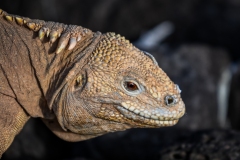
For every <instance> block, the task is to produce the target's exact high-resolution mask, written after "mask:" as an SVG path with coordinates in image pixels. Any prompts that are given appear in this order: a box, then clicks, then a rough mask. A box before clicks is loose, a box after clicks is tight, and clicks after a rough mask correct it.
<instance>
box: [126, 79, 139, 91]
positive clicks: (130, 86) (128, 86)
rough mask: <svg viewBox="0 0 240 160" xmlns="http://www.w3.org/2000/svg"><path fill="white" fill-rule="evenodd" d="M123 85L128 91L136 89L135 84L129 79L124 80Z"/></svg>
mask: <svg viewBox="0 0 240 160" xmlns="http://www.w3.org/2000/svg"><path fill="white" fill-rule="evenodd" d="M124 87H125V89H126V90H128V91H136V90H138V86H137V84H135V83H134V82H131V81H126V82H124Z"/></svg>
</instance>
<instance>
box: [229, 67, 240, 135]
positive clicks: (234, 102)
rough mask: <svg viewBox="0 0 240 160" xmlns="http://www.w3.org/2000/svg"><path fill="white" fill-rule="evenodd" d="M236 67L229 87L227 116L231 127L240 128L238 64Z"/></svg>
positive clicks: (239, 74)
mask: <svg viewBox="0 0 240 160" xmlns="http://www.w3.org/2000/svg"><path fill="white" fill-rule="evenodd" d="M236 67H238V68H236V72H235V74H234V75H233V78H232V82H231V88H230V95H229V110H228V118H229V120H230V123H231V127H232V128H233V129H237V130H240V116H239V115H240V65H238V66H236Z"/></svg>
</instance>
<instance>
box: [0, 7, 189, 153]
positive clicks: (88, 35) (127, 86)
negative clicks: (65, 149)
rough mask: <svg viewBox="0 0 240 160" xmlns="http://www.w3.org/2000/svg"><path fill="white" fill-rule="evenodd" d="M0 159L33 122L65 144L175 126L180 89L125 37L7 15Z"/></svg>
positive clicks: (1, 62)
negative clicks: (18, 135)
mask: <svg viewBox="0 0 240 160" xmlns="http://www.w3.org/2000/svg"><path fill="white" fill-rule="evenodd" d="M0 37H1V39H0V56H1V58H0V156H1V155H2V154H3V153H4V152H5V151H6V150H7V148H8V147H9V146H10V144H11V143H12V141H13V139H14V137H15V136H16V135H17V134H18V133H19V132H20V131H21V129H22V128H23V126H24V124H25V123H26V122H27V121H28V120H29V118H30V117H33V118H36V117H38V118H41V119H42V120H43V121H44V123H45V124H46V125H47V126H48V128H50V130H52V132H53V133H54V134H56V135H57V136H58V137H60V138H61V139H64V140H66V141H72V142H75V141H81V140H86V139H89V138H93V137H96V136H100V135H103V134H105V133H108V132H114V131H122V130H125V129H129V128H136V127H141V128H145V127H147V128H156V127H162V126H172V125H175V124H176V123H177V122H178V119H179V118H180V117H182V116H183V115H184V113H185V105H184V103H183V101H182V99H181V97H180V92H181V91H180V89H179V87H178V86H177V85H175V84H174V83H173V82H172V81H171V80H170V79H169V77H168V76H167V75H166V74H165V73H164V72H163V71H162V69H161V68H159V66H158V64H157V62H156V60H155V59H154V57H153V56H152V55H151V54H149V53H147V52H144V51H141V50H139V49H137V48H136V47H134V46H133V45H132V44H131V43H130V42H129V41H128V40H126V39H125V38H124V37H122V36H120V35H119V34H115V33H105V34H102V33H100V32H92V31H91V30H89V29H86V28H83V27H80V26H76V25H65V24H62V23H57V22H45V21H42V20H32V19H29V18H25V17H21V16H16V15H11V14H8V13H6V12H5V11H3V10H0Z"/></svg>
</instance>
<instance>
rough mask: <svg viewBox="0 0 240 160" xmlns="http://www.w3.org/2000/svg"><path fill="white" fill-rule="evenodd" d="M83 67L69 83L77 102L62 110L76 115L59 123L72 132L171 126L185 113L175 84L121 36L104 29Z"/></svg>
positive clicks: (149, 57) (101, 131) (146, 54)
mask: <svg viewBox="0 0 240 160" xmlns="http://www.w3.org/2000/svg"><path fill="white" fill-rule="evenodd" d="M83 71H84V72H82V73H81V74H79V75H77V77H76V79H75V80H74V81H73V82H72V84H73V85H72V86H74V87H72V89H71V92H72V93H71V96H70V97H71V98H72V99H74V101H75V102H76V101H77V103H76V104H74V105H75V106H76V107H71V109H70V107H68V108H67V109H66V108H65V109H64V111H65V112H64V113H65V114H68V115H70V113H71V115H75V116H72V119H70V118H65V119H64V125H62V126H63V127H65V128H67V129H70V130H71V131H73V132H78V133H82V134H83V133H86V129H85V130H84V129H83V128H84V127H85V128H88V129H89V128H91V130H92V131H93V130H94V131H93V132H94V133H101V134H102V133H104V132H103V131H105V132H110V131H116V130H124V129H126V128H132V127H161V126H172V125H174V124H176V123H177V122H178V119H179V118H180V117H182V116H183V115H184V113H185V105H184V103H183V101H182V99H181V97H180V89H179V88H178V86H177V85H175V84H174V83H173V82H172V81H171V80H170V79H169V77H168V76H167V75H166V74H165V73H164V72H163V71H162V69H160V68H159V66H158V64H157V62H156V61H155V59H154V58H153V57H152V56H151V55H150V54H148V53H144V52H143V51H140V50H139V49H137V48H135V47H134V46H133V45H132V44H131V43H129V41H128V40H125V38H124V37H121V36H120V35H115V34H114V33H107V34H104V35H103V36H102V39H101V40H100V42H99V43H98V45H97V46H96V48H95V50H94V52H93V53H92V54H91V55H90V56H89V59H88V62H87V65H86V66H85V67H84V68H83ZM69 92H70V91H69ZM68 94H69V93H68ZM68 97H69V96H68ZM71 98H70V99H71ZM68 99H69V98H68ZM69 103H71V102H69ZM68 105H73V103H71V104H68ZM82 107H83V108H84V109H82ZM80 108H81V109H80ZM64 113H63V114H64ZM81 115H83V116H81ZM65 117H68V116H65ZM78 117H80V118H78ZM83 117H84V119H85V120H84V121H83V120H82V119H83ZM67 124H73V125H71V126H70V127H69V126H67ZM92 131H91V133H92Z"/></svg>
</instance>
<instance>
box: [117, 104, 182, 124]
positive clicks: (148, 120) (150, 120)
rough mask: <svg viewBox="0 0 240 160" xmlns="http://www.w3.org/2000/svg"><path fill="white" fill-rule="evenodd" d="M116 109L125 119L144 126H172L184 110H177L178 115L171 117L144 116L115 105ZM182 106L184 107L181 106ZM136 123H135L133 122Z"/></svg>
mask: <svg viewBox="0 0 240 160" xmlns="http://www.w3.org/2000/svg"><path fill="white" fill-rule="evenodd" d="M115 107H116V108H117V109H118V111H119V112H120V113H121V114H122V115H123V116H124V117H126V118H127V119H129V120H133V121H134V122H137V124H139V126H141V127H142V126H146V127H163V126H173V125H175V124H176V123H177V122H178V120H179V118H180V117H182V115H183V114H184V110H183V111H182V112H179V115H180V116H175V117H174V116H173V117H174V118H173V117H164V116H162V117H158V119H157V118H155V117H152V116H150V117H146V116H144V115H143V114H139V113H135V112H134V111H130V110H128V109H126V108H125V107H122V106H119V105H116V106H115ZM183 108H184V107H183ZM135 125H136V124H135Z"/></svg>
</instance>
